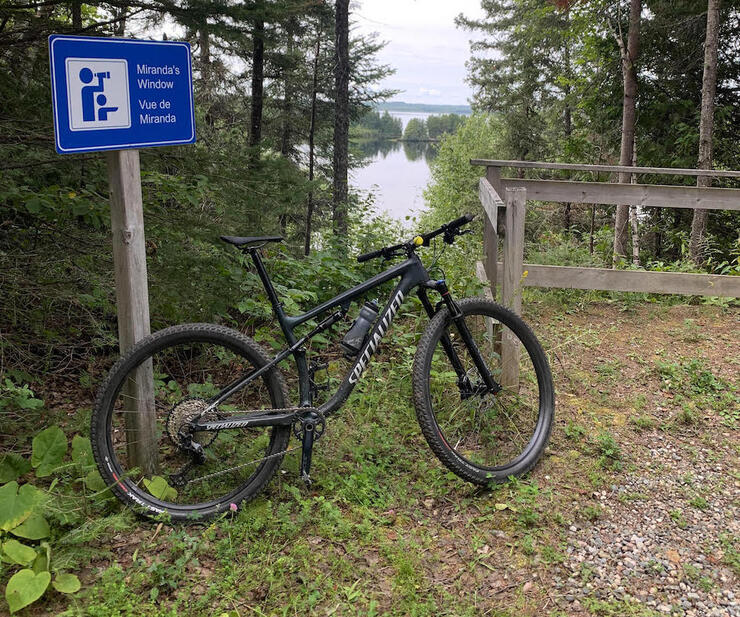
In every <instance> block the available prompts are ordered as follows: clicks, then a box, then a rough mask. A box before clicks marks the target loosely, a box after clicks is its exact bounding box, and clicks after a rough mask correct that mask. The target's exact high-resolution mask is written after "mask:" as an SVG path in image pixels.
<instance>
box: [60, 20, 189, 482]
mask: <svg viewBox="0 0 740 617" xmlns="http://www.w3.org/2000/svg"><path fill="white" fill-rule="evenodd" d="M190 58H191V54H190V45H189V44H188V43H182V42H177V41H141V40H136V39H112V38H105V37H86V36H76V35H75V36H69V35H59V34H53V35H51V36H50V37H49V61H50V65H51V67H50V68H51V71H50V73H51V92H52V111H53V117H54V141H55V145H56V149H57V152H59V153H60V154H72V153H78V152H96V151H101V150H105V151H107V153H106V157H107V161H108V180H109V184H110V209H111V231H112V236H113V266H114V269H115V283H116V304H117V309H118V337H119V341H120V347H121V353H125V352H126V351H127V350H128V349H130V348H131V346H132V345H134V344H135V343H136V342H137V341H140V340H141V339H142V338H144V337H145V336H147V335H148V334H149V332H150V326H149V296H148V292H147V274H146V246H145V243H144V209H143V207H142V198H141V172H140V169H139V151H138V150H137V149H136V148H150V147H154V146H174V145H184V144H192V143H195V109H194V105H193V79H192V69H191V61H190ZM151 75H157V76H162V78H161V79H148V78H146V76H151ZM142 76H143V77H142ZM132 374H133V377H131V378H130V379H129V381H128V383H126V384H125V385H124V388H123V392H122V396H123V400H122V407H123V409H120V410H117V411H121V412H124V417H125V418H126V422H125V423H126V443H127V456H128V459H129V460H128V462H129V465H128V467H130V468H133V467H139V468H140V469H141V471H142V473H143V474H145V475H148V476H151V475H154V474H155V473H156V471H157V467H158V464H157V463H158V460H157V451H158V448H157V430H156V428H157V427H156V409H155V404H154V394H155V392H154V374H153V367H152V363H151V360H149V361H146V362H144V363H142V364H141V365H140V366H139V367H137V368H136V371H135V372H134V373H132Z"/></svg>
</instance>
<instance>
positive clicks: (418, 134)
mask: <svg viewBox="0 0 740 617" xmlns="http://www.w3.org/2000/svg"><path fill="white" fill-rule="evenodd" d="M403 139H404V141H425V140H427V139H429V132H428V131H427V125H426V122H424V120H422V119H421V118H411V120H409V121H408V124H407V125H406V128H405V129H404V131H403Z"/></svg>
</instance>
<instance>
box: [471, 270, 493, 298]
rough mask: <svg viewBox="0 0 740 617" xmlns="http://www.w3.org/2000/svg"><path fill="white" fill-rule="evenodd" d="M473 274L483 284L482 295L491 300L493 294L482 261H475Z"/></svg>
mask: <svg viewBox="0 0 740 617" xmlns="http://www.w3.org/2000/svg"><path fill="white" fill-rule="evenodd" d="M475 276H476V277H477V278H478V280H479V281H480V282H481V283H483V284H485V288H484V289H483V295H484V296H485V297H486V298H487V299H488V300H493V296H492V295H491V287H490V280H489V278H488V274H487V273H486V267H485V266H484V265H483V262H482V261H476V262H475Z"/></svg>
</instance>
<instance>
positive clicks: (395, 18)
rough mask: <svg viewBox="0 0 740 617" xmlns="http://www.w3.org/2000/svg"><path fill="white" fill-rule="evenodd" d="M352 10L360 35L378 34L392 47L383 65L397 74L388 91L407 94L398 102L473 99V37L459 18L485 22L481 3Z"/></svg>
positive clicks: (415, 2)
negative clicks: (470, 62) (468, 64)
mask: <svg viewBox="0 0 740 617" xmlns="http://www.w3.org/2000/svg"><path fill="white" fill-rule="evenodd" d="M351 6H352V9H351V11H352V12H351V19H352V21H353V24H354V28H355V29H356V31H358V32H361V33H363V34H367V33H370V32H377V33H378V35H379V39H380V40H381V41H386V42H387V45H386V47H384V48H383V49H382V50H381V51H380V52H379V53H378V60H379V61H380V62H381V63H382V64H388V65H390V66H391V67H393V68H394V69H396V72H395V74H394V75H391V76H389V77H387V78H386V79H385V80H383V82H382V84H381V85H382V87H383V88H390V89H392V90H402V91H404V93H403V94H399V95H398V97H397V98H398V99H400V100H405V101H407V102H409V103H424V102H429V103H431V102H435V103H453V104H460V103H465V102H466V101H467V99H468V98H469V97H470V96H471V89H470V86H469V85H468V84H467V83H466V82H465V78H466V77H467V71H466V68H465V62H466V61H467V60H468V58H469V56H470V48H469V40H470V38H471V33H470V32H467V31H463V30H460V29H458V28H457V27H456V26H455V17H456V16H457V15H458V14H459V13H464V14H465V15H467V16H470V17H480V16H481V14H482V9H481V8H480V0H456V1H455V2H452V3H449V2H429V1H420V0H364V2H361V3H354V2H353V3H352V5H351ZM443 93H444V94H443Z"/></svg>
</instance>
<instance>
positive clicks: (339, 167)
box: [332, 0, 350, 238]
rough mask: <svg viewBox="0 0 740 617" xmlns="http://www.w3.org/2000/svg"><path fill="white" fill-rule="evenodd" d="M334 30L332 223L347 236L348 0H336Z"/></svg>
mask: <svg viewBox="0 0 740 617" xmlns="http://www.w3.org/2000/svg"><path fill="white" fill-rule="evenodd" d="M335 11H336V15H335V30H334V151H333V157H332V169H333V176H334V182H333V192H332V224H333V228H334V232H335V233H336V234H338V235H339V236H340V237H341V238H344V237H345V236H346V235H347V168H348V162H349V75H350V66H349V0H336V5H335Z"/></svg>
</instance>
